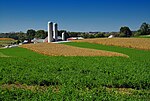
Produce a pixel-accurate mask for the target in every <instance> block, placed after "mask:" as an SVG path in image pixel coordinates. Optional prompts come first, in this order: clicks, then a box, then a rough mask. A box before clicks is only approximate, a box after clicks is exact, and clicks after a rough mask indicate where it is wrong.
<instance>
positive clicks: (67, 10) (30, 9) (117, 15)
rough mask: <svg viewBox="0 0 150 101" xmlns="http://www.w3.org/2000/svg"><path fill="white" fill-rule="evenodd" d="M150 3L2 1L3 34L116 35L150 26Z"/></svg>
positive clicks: (139, 0)
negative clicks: (50, 30)
mask: <svg viewBox="0 0 150 101" xmlns="http://www.w3.org/2000/svg"><path fill="white" fill-rule="evenodd" d="M149 5H150V0H0V33H2V32H19V31H23V32H26V31H27V30H28V29H34V30H41V29H42V30H47V23H48V21H52V22H55V23H58V28H59V30H67V31H74V32H89V31H92V32H95V31H101V32H114V31H119V29H120V27H122V26H128V27H129V28H130V29H131V30H137V29H139V27H140V26H141V24H142V23H143V22H146V23H149V24H150V6H149Z"/></svg>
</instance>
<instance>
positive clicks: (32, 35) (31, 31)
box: [27, 29, 36, 43]
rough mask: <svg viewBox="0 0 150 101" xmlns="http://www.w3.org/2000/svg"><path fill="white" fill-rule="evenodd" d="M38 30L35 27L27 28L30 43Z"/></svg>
mask: <svg viewBox="0 0 150 101" xmlns="http://www.w3.org/2000/svg"><path fill="white" fill-rule="evenodd" d="M35 33H36V31H35V30H33V29H29V30H27V39H28V41H29V43H30V42H31V40H32V39H33V38H34V36H35Z"/></svg>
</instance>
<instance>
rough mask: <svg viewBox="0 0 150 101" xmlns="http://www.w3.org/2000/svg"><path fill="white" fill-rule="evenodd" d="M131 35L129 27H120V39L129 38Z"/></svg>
mask: <svg viewBox="0 0 150 101" xmlns="http://www.w3.org/2000/svg"><path fill="white" fill-rule="evenodd" d="M131 35H132V32H131V30H130V28H129V27H126V26H125V27H121V28H120V35H119V36H120V37H130V36H131Z"/></svg>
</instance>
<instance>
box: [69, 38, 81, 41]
mask: <svg viewBox="0 0 150 101" xmlns="http://www.w3.org/2000/svg"><path fill="white" fill-rule="evenodd" d="M82 39H84V38H83V37H71V38H67V40H68V41H69V40H82Z"/></svg>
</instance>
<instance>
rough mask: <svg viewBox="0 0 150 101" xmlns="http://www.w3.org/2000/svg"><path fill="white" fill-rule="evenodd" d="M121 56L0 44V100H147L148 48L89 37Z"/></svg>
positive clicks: (88, 45) (95, 46)
mask: <svg viewBox="0 0 150 101" xmlns="http://www.w3.org/2000/svg"><path fill="white" fill-rule="evenodd" d="M65 44H67V45H72V46H76V47H84V48H93V49H98V50H107V51H113V52H119V53H123V54H126V55H128V56H129V58H124V57H98V56H97V57H82V56H77V57H64V56H44V55H41V54H38V53H35V52H32V51H30V50H27V49H23V48H11V49H0V101H13V100H19V101H20V100H21V101H31V100H33V101H53V100H54V101H149V100H150V51H144V50H137V49H130V48H122V47H116V46H104V45H98V44H91V43H65Z"/></svg>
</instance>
